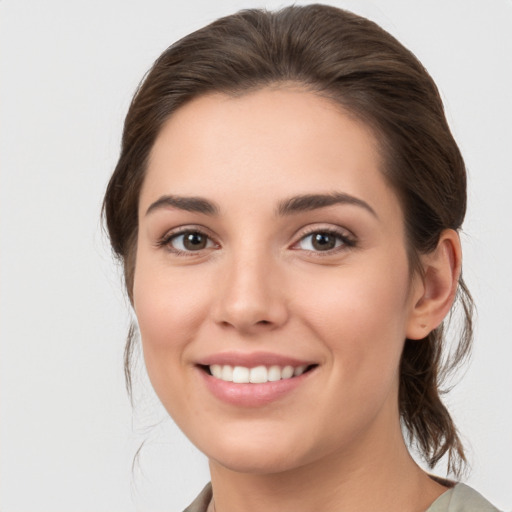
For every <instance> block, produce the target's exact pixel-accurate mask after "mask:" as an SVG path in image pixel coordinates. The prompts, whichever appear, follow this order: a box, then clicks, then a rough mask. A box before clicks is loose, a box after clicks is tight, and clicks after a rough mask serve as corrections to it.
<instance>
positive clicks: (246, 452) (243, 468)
mask: <svg viewBox="0 0 512 512" xmlns="http://www.w3.org/2000/svg"><path fill="white" fill-rule="evenodd" d="M300 445H301V444H300V443H299V445H298V446H300ZM196 446H197V447H198V448H199V449H200V450H201V451H202V452H203V453H204V454H205V455H206V456H207V457H208V459H209V460H210V461H214V462H215V463H217V464H219V465H221V466H223V467H225V468H227V469H229V470H231V471H236V472H238V473H251V474H271V473H281V472H284V471H288V470H291V469H294V468H296V467H298V466H301V465H303V464H305V463H307V461H302V460H301V455H300V452H298V450H297V443H293V442H292V440H291V439H290V437H288V439H283V438H282V437H281V436H275V435H274V436H272V435H266V436H265V438H264V439H261V437H258V436H254V437H252V438H250V439H247V437H246V436H240V435H238V436H237V435H235V436H230V435H226V436H222V438H219V437H217V438H216V439H214V438H213V436H212V437H211V438H209V439H208V441H207V442H206V443H196Z"/></svg>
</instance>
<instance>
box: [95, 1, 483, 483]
mask: <svg viewBox="0 0 512 512" xmlns="http://www.w3.org/2000/svg"><path fill="white" fill-rule="evenodd" d="M285 82H292V83H296V84H298V85H300V86H302V87H304V88H306V89H308V90H311V91H313V92H315V93H317V94H320V95H322V96H326V97H328V98H331V99H332V100H334V101H335V102H337V103H338V104H340V105H341V106H342V107H343V108H344V109H345V110H347V111H349V112H351V113H352V114H353V115H355V116H357V117H358V118H359V119H361V120H363V121H364V122H365V123H367V124H368V125H369V126H371V127H372V128H373V130H374V133H375V134H376V135H377V138H378V140H379V143H380V145H381V149H382V152H383V155H384V162H385V170H384V173H385V175H386V176H387V178H388V179H389V181H390V183H391V184H392V185H393V187H394V189H395V190H396V191H397V194H398V196H399V198H400V201H401V204H402V208H403V212H404V217H405V223H406V231H407V237H408V250H409V257H410V261H411V270H412V271H420V269H419V267H418V259H417V257H418V255H419V254H421V253H428V252H429V251H431V250H433V249H434V248H435V247H436V245H437V242H438V240H439V236H440V234H441V232H442V230H444V229H446V228H452V229H455V230H458V229H460V227H461V224H462V221H463V219H464V215H465V210H466V173H465V167H464V162H463V160H462V157H461V154H460V152H459V149H458V147H457V145H456V143H455V141H454V139H453V137H452V135H451V133H450V130H449V127H448V125H447V122H446V119H445V116H444V111H443V105H442V102H441V98H440V96H439V92H438V90H437V88H436V86H435V84H434V82H433V80H432V78H431V77H430V76H429V74H428V73H427V72H426V70H425V69H424V68H423V66H422V65H421V63H420V62H419V61H418V60H417V59H416V57H415V56H414V55H413V54H412V53H411V52H410V51H408V50H407V49H406V48H404V47H403V46H402V45H401V44H400V43H399V42H398V41H397V40H396V39H395V38H393V37H392V36H391V35H390V34H388V33H387V32H386V31H384V30H383V29H381V28H380V27H379V26H378V25H376V24H375V23H373V22H371V21H369V20H367V19H364V18H361V17H359V16H356V15H355V14H352V13H349V12H347V11H343V10H340V9H337V8H334V7H328V6H324V5H309V6H305V7H296V6H292V7H287V8H285V9H282V10H280V11H276V12H268V11H265V10H244V11H240V12H239V13H237V14H234V15H232V16H227V17H224V18H221V19H219V20H217V21H215V22H214V23H212V24H210V25H208V26H207V27H205V28H203V29H201V30H198V31H197V32H194V33H192V34H190V35H188V36H186V37H185V38H183V39H181V40H180V41H178V42H177V43H175V44H173V45H172V46H170V47H169V48H168V49H167V50H166V51H165V52H164V53H163V54H162V55H161V56H160V57H159V58H158V59H157V61H156V62H155V63H154V65H153V67H152V68H151V70H150V71H149V73H148V74H147V76H146V77H145V79H144V81H143V82H142V84H141V85H140V87H139V89H138V91H137V93H136V94H135V96H134V98H133V101H132V103H131V106H130V109H129V111H128V114H127V116H126V120H125V125H124V132H123V138H122V148H121V155H120V158H119V161H118V164H117V166H116V168H115V171H114V173H113V175H112V178H111V180H110V182H109V184H108V188H107V191H106V195H105V200H104V205H103V209H104V215H105V219H106V225H107V228H108V232H109V235H110V240H111V243H112V248H113V250H114V253H115V254H116V255H117V256H118V257H119V258H120V260H121V261H122V262H123V265H124V275H125V281H126V288H127V291H128V295H129V297H130V299H132V287H133V275H134V268H135V253H136V243H137V229H138V219H137V206H138V199H139V193H140V189H141V185H142V182H143V180H144V174H145V169H146V164H147V160H148V156H149V153H150V151H151V148H152V146H153V143H154V141H155V138H156V137H157V135H158V133H159V131H160V129H161V127H162V125H163V123H164V122H165V121H166V120H167V119H168V118H169V116H170V115H172V113H173V112H174V111H176V109H178V108H179V107H180V106H182V105H184V104H185V103H186V102H187V101H190V100H191V99H193V98H196V97H198V96H200V95H202V94H205V93H211V92H222V93H225V94H233V95H236V94H243V93H245V92H247V91H249V90H253V89H257V88H262V87H265V86H270V85H275V84H280V83H285ZM457 301H458V303H459V304H460V305H461V306H462V307H461V311H462V315H463V322H464V324H463V326H462V328H461V329H460V333H459V334H460V336H459V339H458V340H456V342H457V345H456V349H455V350H454V351H452V353H451V354H450V355H451V357H446V356H444V350H443V349H444V348H445V347H444V345H445V343H446V340H445V339H444V338H445V337H444V334H443V326H441V327H439V328H437V329H435V330H434V331H432V332H431V333H430V334H429V335H428V336H427V337H426V338H424V339H423V340H418V341H412V340H406V342H405V346H404V350H403V355H402V361H401V368H400V390H399V407H400V415H401V420H402V425H403V427H404V429H405V430H406V431H407V433H408V437H409V442H411V443H415V444H416V445H417V447H418V449H419V451H420V453H421V454H422V455H423V457H424V458H425V460H426V461H427V463H428V464H429V466H430V467H433V466H434V465H435V464H436V463H437V462H438V461H439V459H441V457H443V456H444V455H445V454H447V455H448V468H449V470H450V471H452V472H454V473H457V472H458V470H459V469H460V467H461V466H462V464H463V463H464V462H465V457H464V450H463V447H462V443H461V441H460V439H459V436H458V434H457V430H456V428H455V425H454V423H453V421H452V419H451V417H450V414H449V413H448V411H447V409H446V407H445V406H444V405H443V402H442V400H441V398H440V394H441V393H442V391H441V389H440V386H441V383H442V381H443V378H444V377H445V376H446V374H447V373H448V372H449V371H451V370H453V369H454V368H455V367H457V366H458V365H459V364H460V363H462V362H463V360H464V359H465V358H466V357H467V356H468V354H469V352H470V348H471V340H472V322H471V315H472V307H473V303H472V300H471V297H470V295H469V293H468V291H467V289H466V286H465V284H464V282H463V280H462V277H461V278H460V281H459V288H458V294H457ZM133 343H134V341H133V328H132V329H130V335H129V336H128V341H127V345H126V350H125V371H126V377H127V387H128V390H129V391H131V377H130V357H131V354H132V351H133V346H134V345H133Z"/></svg>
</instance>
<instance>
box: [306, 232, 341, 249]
mask: <svg viewBox="0 0 512 512" xmlns="http://www.w3.org/2000/svg"><path fill="white" fill-rule="evenodd" d="M311 245H312V246H313V247H314V248H315V249H316V250H317V251H328V250H329V249H334V248H335V247H336V237H335V236H333V235H331V234H330V233H314V234H313V235H312V236H311Z"/></svg>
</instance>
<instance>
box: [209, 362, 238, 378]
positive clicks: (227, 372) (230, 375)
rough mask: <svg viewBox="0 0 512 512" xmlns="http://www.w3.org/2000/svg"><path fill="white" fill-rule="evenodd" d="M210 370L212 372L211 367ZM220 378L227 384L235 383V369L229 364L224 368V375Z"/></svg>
mask: <svg viewBox="0 0 512 512" xmlns="http://www.w3.org/2000/svg"><path fill="white" fill-rule="evenodd" d="M210 370H211V367H210ZM220 378H221V379H222V380H225V381H227V382H233V367H232V366H229V364H226V365H224V366H223V367H222V373H221V375H220Z"/></svg>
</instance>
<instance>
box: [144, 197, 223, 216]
mask: <svg viewBox="0 0 512 512" xmlns="http://www.w3.org/2000/svg"><path fill="white" fill-rule="evenodd" d="M169 206H171V207H173V208H178V209H180V210H185V211H187V212H196V213H204V214H205V215H218V214H219V207H218V206H217V205H216V204H215V203H213V202H211V201H208V199H204V198H202V197H184V196H172V195H165V196H162V197H160V198H159V199H157V200H156V201H155V202H154V203H152V204H151V205H150V207H149V208H148V209H147V211H146V215H148V213H151V212H153V211H155V210H158V209H160V208H166V207H169Z"/></svg>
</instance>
